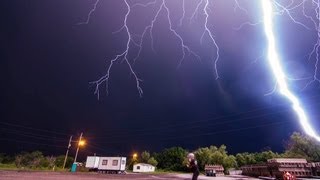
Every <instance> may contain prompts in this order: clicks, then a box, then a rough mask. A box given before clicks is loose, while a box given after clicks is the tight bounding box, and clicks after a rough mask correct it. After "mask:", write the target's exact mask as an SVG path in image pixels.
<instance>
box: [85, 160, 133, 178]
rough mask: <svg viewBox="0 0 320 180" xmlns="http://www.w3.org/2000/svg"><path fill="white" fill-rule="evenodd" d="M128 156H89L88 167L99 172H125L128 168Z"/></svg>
mask: <svg viewBox="0 0 320 180" xmlns="http://www.w3.org/2000/svg"><path fill="white" fill-rule="evenodd" d="M126 161H127V158H126V157H97V156H88V157H87V161H86V168H89V171H97V172H99V173H109V174H124V173H125V170H126Z"/></svg>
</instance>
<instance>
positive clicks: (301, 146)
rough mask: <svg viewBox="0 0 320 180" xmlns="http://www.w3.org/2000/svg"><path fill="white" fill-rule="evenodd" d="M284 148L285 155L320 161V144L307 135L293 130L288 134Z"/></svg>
mask: <svg viewBox="0 0 320 180" xmlns="http://www.w3.org/2000/svg"><path fill="white" fill-rule="evenodd" d="M285 149H286V151H285V153H284V156H285V157H296V158H298V157H299V158H306V159H307V160H309V161H320V144H319V143H318V142H317V141H316V140H315V139H313V138H311V137H309V136H307V135H304V134H301V133H298V132H294V133H293V134H292V135H291V136H290V140H289V141H288V143H287V145H286V147H285Z"/></svg>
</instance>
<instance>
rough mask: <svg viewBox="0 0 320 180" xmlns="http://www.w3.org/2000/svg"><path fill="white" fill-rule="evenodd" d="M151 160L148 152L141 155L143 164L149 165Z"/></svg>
mask: <svg viewBox="0 0 320 180" xmlns="http://www.w3.org/2000/svg"><path fill="white" fill-rule="evenodd" d="M149 159H150V153H149V152H148V151H143V152H142V153H141V162H142V163H148V161H149Z"/></svg>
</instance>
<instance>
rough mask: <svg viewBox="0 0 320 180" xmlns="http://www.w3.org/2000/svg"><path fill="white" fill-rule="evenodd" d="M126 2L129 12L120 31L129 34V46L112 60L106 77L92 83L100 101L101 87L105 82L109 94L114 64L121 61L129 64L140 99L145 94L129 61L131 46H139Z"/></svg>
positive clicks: (129, 10)
mask: <svg viewBox="0 0 320 180" xmlns="http://www.w3.org/2000/svg"><path fill="white" fill-rule="evenodd" d="M97 2H99V1H97ZM124 2H125V4H126V6H127V9H128V10H127V13H126V15H125V18H124V21H123V26H122V27H121V28H120V30H125V31H126V33H127V35H128V39H127V43H126V44H127V45H126V49H125V50H123V51H122V52H121V53H120V54H117V55H116V57H115V58H114V59H112V60H111V62H110V65H109V67H108V69H107V73H106V74H105V75H104V76H102V77H101V78H100V79H98V80H97V81H93V82H91V84H94V85H95V86H96V88H95V92H94V93H95V94H96V95H97V97H98V99H99V97H100V92H99V89H100V85H101V84H102V83H104V82H105V83H106V86H107V88H106V90H107V93H108V89H109V88H108V85H109V83H108V81H109V79H110V72H111V68H112V67H113V64H114V63H115V62H116V61H118V60H119V59H123V60H124V61H125V62H126V63H127V65H128V67H129V69H130V73H131V74H132V75H133V77H134V79H135V81H136V87H137V90H138V92H139V95H140V97H141V96H142V94H143V90H142V88H141V86H140V82H141V79H139V78H138V76H137V74H136V72H135V71H134V70H133V68H132V65H131V63H130V62H129V59H128V53H129V50H130V45H131V44H132V43H133V44H134V45H137V44H136V43H135V42H134V40H133V39H132V36H131V33H130V29H129V27H128V24H127V22H128V16H129V15H130V12H131V7H130V5H129V4H128V2H127V0H124ZM95 7H96V5H95ZM91 12H93V11H90V13H91ZM88 17H90V16H88Z"/></svg>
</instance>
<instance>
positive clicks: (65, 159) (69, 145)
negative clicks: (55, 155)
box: [62, 136, 72, 169]
mask: <svg viewBox="0 0 320 180" xmlns="http://www.w3.org/2000/svg"><path fill="white" fill-rule="evenodd" d="M71 141H72V136H70V139H69V144H68V148H67V152H66V157H64V161H63V168H62V169H64V168H65V167H66V163H67V158H68V153H69V149H70V147H71Z"/></svg>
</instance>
